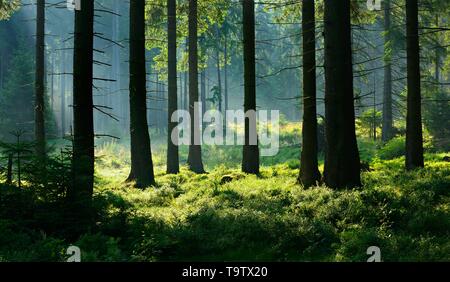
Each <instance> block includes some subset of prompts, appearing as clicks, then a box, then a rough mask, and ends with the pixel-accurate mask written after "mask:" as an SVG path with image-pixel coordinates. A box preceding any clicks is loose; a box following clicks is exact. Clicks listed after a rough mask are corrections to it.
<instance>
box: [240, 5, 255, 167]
mask: <svg viewBox="0 0 450 282" xmlns="http://www.w3.org/2000/svg"><path fill="white" fill-rule="evenodd" d="M242 5H243V33H244V111H245V113H248V112H249V111H255V113H256V66H255V1H254V0H243V1H242ZM256 132H257V130H256V116H255V117H254V118H252V120H250V118H246V119H245V144H244V148H243V154H242V155H243V157H242V171H243V172H245V173H251V174H259V148H258V142H257V140H256V142H255V143H256V144H254V143H253V144H252V142H251V141H252V140H251V138H250V137H251V135H256ZM252 133H253V134H252Z"/></svg>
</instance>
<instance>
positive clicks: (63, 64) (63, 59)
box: [59, 50, 66, 138]
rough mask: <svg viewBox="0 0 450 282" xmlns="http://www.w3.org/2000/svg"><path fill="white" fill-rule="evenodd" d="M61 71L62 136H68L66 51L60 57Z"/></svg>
mask: <svg viewBox="0 0 450 282" xmlns="http://www.w3.org/2000/svg"><path fill="white" fill-rule="evenodd" d="M60 60H61V61H60V71H61V72H62V73H63V74H61V76H60V78H59V79H60V81H59V83H60V84H59V85H60V91H61V93H60V94H61V137H62V138H64V137H65V136H66V74H65V73H66V53H65V50H63V51H62V53H61V57H60Z"/></svg>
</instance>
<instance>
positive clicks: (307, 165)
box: [299, 0, 320, 187]
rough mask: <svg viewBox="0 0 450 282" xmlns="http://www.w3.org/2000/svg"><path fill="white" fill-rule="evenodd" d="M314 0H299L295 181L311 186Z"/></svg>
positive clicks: (314, 167)
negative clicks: (298, 139)
mask: <svg viewBox="0 0 450 282" xmlns="http://www.w3.org/2000/svg"><path fill="white" fill-rule="evenodd" d="M314 5H315V4H314V0H303V4H302V33H303V105H304V111H303V130H302V137H303V142H302V154H301V162H300V176H299V182H300V183H302V184H303V185H304V186H305V187H311V186H313V185H316V184H317V183H318V182H320V172H319V168H318V160H317V150H318V149H317V105H316V24H315V7H314Z"/></svg>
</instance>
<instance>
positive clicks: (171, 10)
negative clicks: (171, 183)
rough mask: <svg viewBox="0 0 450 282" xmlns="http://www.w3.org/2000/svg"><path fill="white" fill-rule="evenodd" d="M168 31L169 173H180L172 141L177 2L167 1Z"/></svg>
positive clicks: (174, 109) (176, 99) (175, 85)
mask: <svg viewBox="0 0 450 282" xmlns="http://www.w3.org/2000/svg"><path fill="white" fill-rule="evenodd" d="M167 31H168V42H169V44H168V48H169V50H168V54H169V61H168V70H169V76H168V77H169V78H168V84H169V93H168V101H169V102H168V130H167V173H169V174H170V173H172V174H176V173H178V172H180V165H179V153H178V145H177V144H175V143H174V142H173V141H176V140H172V136H173V135H175V136H178V132H175V130H176V127H177V123H176V122H172V115H173V114H174V112H176V111H177V110H178V93H177V1H176V0H167Z"/></svg>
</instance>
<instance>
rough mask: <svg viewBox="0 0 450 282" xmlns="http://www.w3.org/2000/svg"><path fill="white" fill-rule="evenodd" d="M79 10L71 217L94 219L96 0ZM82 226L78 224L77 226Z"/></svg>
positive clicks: (85, 2)
mask: <svg viewBox="0 0 450 282" xmlns="http://www.w3.org/2000/svg"><path fill="white" fill-rule="evenodd" d="M81 6H82V9H81V10H76V11H75V32H74V34H75V39H74V59H73V125H74V131H73V134H74V135H73V160H72V166H73V175H74V179H73V186H71V187H70V189H69V190H68V192H67V193H68V198H69V200H70V203H71V204H72V213H73V214H71V216H72V217H71V220H75V221H76V222H77V223H78V224H79V223H80V222H81V223H83V224H82V225H83V226H85V225H84V224H87V223H89V222H90V218H91V204H92V194H93V190H94V115H93V97H92V86H93V45H94V2H93V1H90V0H81ZM77 228H78V227H77Z"/></svg>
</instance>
